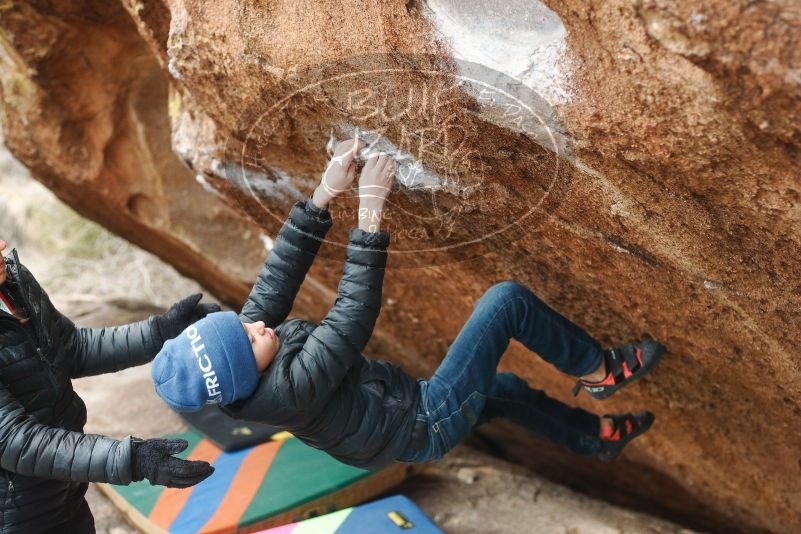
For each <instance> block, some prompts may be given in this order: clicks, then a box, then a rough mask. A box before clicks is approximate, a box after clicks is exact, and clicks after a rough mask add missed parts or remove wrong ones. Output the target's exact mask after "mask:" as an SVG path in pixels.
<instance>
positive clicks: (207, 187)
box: [195, 173, 222, 197]
mask: <svg viewBox="0 0 801 534" xmlns="http://www.w3.org/2000/svg"><path fill="white" fill-rule="evenodd" d="M195 181H196V182H197V183H199V184H200V185H202V186H203V189H205V190H206V191H207V192H209V193H212V194H214V195H216V196H218V197H222V194H221V193H220V192H219V191H217V190H216V189H214V186H212V185H211V184H210V183H209V182H208V181H207V180H206V177H205V176H203V175H202V174H199V173H198V174H196V175H195Z"/></svg>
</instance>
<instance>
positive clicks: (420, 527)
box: [259, 495, 442, 534]
mask: <svg viewBox="0 0 801 534" xmlns="http://www.w3.org/2000/svg"><path fill="white" fill-rule="evenodd" d="M406 532H408V533H409V534H441V533H442V531H441V530H440V529H439V528H437V526H436V525H435V524H434V523H433V521H431V520H430V519H429V518H428V516H426V515H425V514H424V513H423V511H422V510H420V508H418V507H417V505H416V504H414V503H413V502H412V501H410V500H409V499H408V498H406V497H404V496H403V495H395V496H393V497H387V498H386V499H380V500H378V501H374V502H371V503H368V504H363V505H361V506H355V507H353V508H347V509H345V510H340V511H338V512H334V513H331V514H328V515H324V516H321V517H315V518H313V519H307V520H306V521H301V522H298V523H290V524H288V525H283V526H280V527H277V528H271V529H268V530H262V531H261V532H260V533H259V534H346V533H348V534H401V533H406Z"/></svg>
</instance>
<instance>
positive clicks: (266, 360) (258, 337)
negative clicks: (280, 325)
mask: <svg viewBox="0 0 801 534" xmlns="http://www.w3.org/2000/svg"><path fill="white" fill-rule="evenodd" d="M242 326H243V327H244V328H245V333H246V334H247V335H248V339H250V346H251V348H252V349H253V357H254V358H256V368H257V369H258V370H259V372H262V371H264V370H265V369H267V367H268V366H269V365H270V364H271V363H273V359H274V358H275V355H276V354H277V353H278V349H279V348H280V346H281V341H280V340H279V339H278V335H277V334H276V333H275V330H273V329H272V328H267V326H266V325H265V324H264V321H258V322H255V323H242Z"/></svg>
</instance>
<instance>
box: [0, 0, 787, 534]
mask: <svg viewBox="0 0 801 534" xmlns="http://www.w3.org/2000/svg"><path fill="white" fill-rule="evenodd" d="M478 4H479V3H477V2H476V3H473V2H464V1H457V0H429V1H427V2H421V1H414V0H412V1H409V2H399V1H398V2H391V1H389V0H381V1H378V2H372V3H364V2H356V1H351V0H343V1H340V2H329V1H328V0H324V1H318V2H308V1H299V2H275V1H271V2H243V1H241V0H238V1H236V0H221V1H216V2H201V1H197V0H164V1H159V0H140V1H134V0H123V1H122V5H118V4H117V3H116V2H108V1H99V0H97V1H92V0H82V1H80V2H74V1H73V2H67V1H63V0H52V1H34V2H28V3H17V2H12V3H10V4H9V5H8V6H5V7H4V8H3V10H2V11H0V29H1V31H2V33H0V38H1V42H2V61H3V64H2V68H0V81H1V82H2V96H3V104H4V116H3V129H4V132H5V136H6V143H7V144H8V146H9V147H10V148H11V149H12V150H13V151H14V153H15V154H16V155H17V157H18V158H19V159H20V160H22V161H23V163H25V164H26V165H27V166H28V167H29V168H30V169H31V170H32V171H33V173H34V175H35V176H36V177H37V178H38V179H40V180H41V181H42V182H44V183H45V184H46V185H48V186H49V187H50V188H52V189H53V190H54V191H55V192H56V193H57V194H58V195H59V196H61V197H62V198H63V199H65V200H66V201H67V202H69V203H70V204H71V205H73V206H74V207H76V209H78V210H79V211H81V212H82V213H84V214H86V215H87V216H89V217H91V218H93V219H95V220H98V221H100V222H101V223H103V224H105V225H106V226H108V227H109V228H111V229H113V230H114V231H116V232H118V233H120V234H122V235H123V236H125V237H127V238H128V239H131V240H132V241H134V242H136V243H138V244H140V245H142V246H144V247H146V248H148V249H150V250H152V251H154V252H156V253H157V254H159V255H160V256H162V257H163V258H165V259H166V260H168V261H170V262H171V263H173V264H174V265H176V267H178V268H179V269H180V270H182V271H183V272H185V273H187V274H190V275H192V276H194V277H195V278H197V279H198V280H200V281H201V282H202V283H203V284H204V285H206V286H207V287H209V288H210V289H211V290H213V291H214V292H215V293H216V294H217V296H218V297H219V298H221V299H223V300H225V301H226V302H228V303H231V304H236V303H238V302H240V301H241V299H242V298H243V296H244V294H245V291H246V289H247V282H248V281H249V280H250V279H252V278H253V275H254V274H255V269H256V268H257V267H258V264H259V262H260V261H261V259H262V258H263V257H264V247H263V244H262V240H261V239H260V238H261V236H262V235H265V236H270V235H274V233H275V232H276V231H277V229H278V228H279V226H280V223H281V219H282V217H283V215H284V214H285V213H286V211H287V208H288V207H289V206H290V205H291V203H292V202H293V201H294V200H295V199H296V198H302V197H303V196H304V195H307V194H308V193H309V192H310V191H311V190H312V189H313V187H314V186H315V184H316V181H317V180H318V179H319V175H320V172H321V171H322V169H323V166H324V165H325V162H326V159H327V153H326V149H325V147H326V145H329V146H330V144H331V143H332V142H333V141H335V140H338V139H343V138H345V137H347V136H348V135H351V134H353V133H354V132H355V131H357V129H358V131H359V132H360V133H361V134H362V135H363V136H365V137H366V138H368V139H374V138H376V137H377V136H378V134H381V135H382V136H383V138H384V139H385V141H384V144H383V145H382V146H383V148H384V149H386V150H389V151H392V152H393V154H395V155H396V157H398V159H399V161H400V162H401V168H400V171H399V175H398V184H399V185H398V191H397V192H396V193H395V194H394V196H393V206H392V210H391V212H390V216H391V218H390V220H389V221H388V225H389V227H390V230H391V231H392V233H393V251H394V252H393V255H392V256H391V260H390V261H391V263H390V269H389V271H388V274H387V283H386V306H385V308H384V311H383V312H382V317H381V320H380V321H379V327H378V334H377V335H376V338H375V339H374V342H373V344H372V345H371V347H370V351H371V353H372V354H375V355H380V356H381V357H386V358H390V359H393V360H395V361H397V362H399V363H401V364H402V365H403V366H404V367H405V368H406V369H407V370H408V371H409V372H411V373H413V374H417V375H419V376H427V375H428V373H430V372H431V370H432V369H434V368H435V366H436V365H437V363H438V361H439V359H440V358H441V357H442V354H444V352H445V350H446V349H447V346H448V343H449V341H450V340H451V339H452V338H453V336H454V335H455V334H456V332H457V331H458V329H459V327H460V325H461V324H462V322H463V321H464V320H465V318H466V317H467V315H468V314H469V311H470V306H471V304H472V303H473V302H474V300H475V299H476V298H477V297H478V296H479V295H480V294H481V292H482V291H483V290H484V289H486V288H487V287H488V286H489V285H490V284H492V283H493V282H496V281H500V280H504V279H508V278H514V279H517V280H520V281H521V282H523V283H525V284H527V285H529V286H530V287H532V288H533V289H534V290H535V291H536V292H537V293H538V294H539V295H540V296H541V297H542V298H543V299H544V300H545V301H546V302H548V303H549V304H551V305H552V306H554V307H555V308H556V309H558V310H559V311H561V312H562V313H563V314H565V315H566V316H568V317H570V318H571V319H573V320H574V321H576V322H577V323H578V324H580V325H582V326H585V327H586V328H587V329H588V330H589V331H590V332H591V333H592V334H593V335H595V336H597V337H598V338H599V339H600V340H602V341H603V342H604V343H605V344H611V343H616V342H622V341H626V340H629V339H632V338H638V337H641V336H642V335H645V334H650V335H652V336H654V337H656V338H658V339H660V340H662V341H663V342H665V344H666V345H667V346H668V348H669V350H670V354H669V357H668V358H667V359H666V360H665V362H664V363H663V364H662V366H661V368H660V369H659V370H658V371H657V372H656V373H655V374H654V375H653V376H652V377H650V378H648V379H646V380H644V381H643V382H642V383H640V384H638V385H637V386H636V387H633V388H631V389H629V390H627V391H626V393H625V394H621V395H617V396H615V397H614V398H613V399H612V400H610V401H607V402H605V403H603V405H601V403H597V402H594V401H591V400H588V399H587V398H586V397H584V396H582V397H581V398H580V399H579V400H578V401H573V400H572V399H570V398H569V388H570V385H571V381H570V379H569V378H567V377H565V376H563V375H560V374H559V373H557V372H555V371H554V370H553V369H551V368H549V367H548V366H547V365H545V364H543V363H542V362H540V361H538V360H537V358H535V357H532V356H531V355H529V354H526V353H525V352H524V351H523V350H520V348H519V347H516V346H515V347H513V348H512V350H511V351H510V353H509V355H508V357H507V358H506V360H505V361H504V362H503V367H505V368H508V369H512V370H514V371H516V372H518V373H520V374H521V375H523V376H525V377H526V378H527V379H528V380H529V382H530V383H531V384H532V385H533V386H535V387H540V388H542V389H545V390H546V391H547V392H548V393H549V394H551V395H553V396H555V397H558V398H561V399H563V400H566V401H568V402H579V403H580V404H581V405H583V406H585V407H588V408H590V409H593V410H595V411H597V412H599V413H603V412H612V411H622V410H633V409H640V408H642V407H648V408H650V409H651V410H653V411H654V412H655V413H656V414H657V418H658V420H657V424H656V426H655V427H654V429H653V431H652V432H650V433H649V434H648V435H647V436H646V437H644V438H643V439H642V440H640V441H638V442H637V443H636V445H633V446H632V447H631V450H630V451H628V452H627V454H626V456H625V458H624V459H623V460H621V461H620V462H618V463H617V464H615V465H613V466H609V467H606V466H598V464H597V463H596V462H594V461H585V460H582V459H576V458H574V457H572V456H569V455H567V454H565V453H562V452H561V451H556V450H554V449H553V448H552V447H549V446H547V445H546V444H543V443H541V442H539V441H536V440H533V439H532V438H530V437H528V436H525V435H523V434H522V433H521V432H519V431H517V430H515V429H512V428H511V427H508V426H504V425H499V426H497V427H493V428H491V429H488V430H486V431H485V432H484V434H485V436H487V438H488V439H490V440H492V441H494V442H495V444H496V445H498V446H499V447H500V449H501V450H503V451H506V452H507V453H509V454H511V455H512V456H514V457H516V458H517V459H518V460H522V461H524V462H525V463H527V464H529V465H531V466H533V467H535V468H537V469H539V470H541V471H543V472H546V473H548V474H549V475H551V476H553V477H555V478H558V479H560V480H563V481H567V482H569V483H571V484H574V485H576V486H579V487H582V488H584V489H586V490H588V491H594V492H596V493H600V494H602V495H604V496H605V497H606V498H609V499H610V500H615V501H618V502H625V503H629V504H635V505H639V506H641V507H645V508H648V509H651V510H654V511H657V512H660V513H665V514H669V515H670V516H671V517H672V518H674V519H683V520H684V521H686V522H687V523H689V524H693V525H697V526H701V527H705V528H709V529H717V530H728V531H731V530H734V529H739V530H754V529H767V530H772V531H776V532H790V531H794V530H799V529H801V520H799V517H801V476H799V475H801V452H799V451H801V433H799V432H798V430H797V427H798V426H799V424H801V368H800V367H799V363H798V358H797V357H796V355H795V353H796V347H797V346H798V344H799V341H801V334H799V329H798V326H799V319H801V312H800V311H799V304H801V285H799V282H798V273H799V272H800V271H801V255H799V252H798V251H799V241H800V240H801V233H800V231H799V222H800V220H801V190H800V189H799V188H800V187H801V186H799V163H800V162H801V161H800V160H801V130H800V129H799V128H800V127H799V124H801V47H799V46H798V42H799V38H800V37H801V10H799V8H798V7H797V4H794V3H791V2H770V3H764V2H763V3H752V2H723V1H714V2H708V3H706V4H704V5H703V6H701V7H699V6H698V5H697V4H698V3H696V2H690V1H680V2H668V1H661V0H628V1H627V0H612V1H606V2H602V1H595V0H593V1H590V2H587V1H581V2H580V1H576V0H567V1H565V2H553V1H548V2H547V4H548V7H546V6H545V5H543V4H537V3H535V2H530V1H523V0H514V1H507V2H489V3H486V5H483V6H481V7H478ZM123 7H124V8H125V9H124V10H123ZM126 11H127V13H126ZM171 148H172V150H170V149H171ZM176 155H177V157H176ZM181 160H183V162H184V163H186V164H187V165H188V166H189V168H191V169H192V170H191V171H188V170H187V168H186V167H184V166H183V165H182V164H181ZM354 207H355V205H354V201H353V199H347V198H346V199H342V201H341V202H339V203H338V204H337V205H336V206H335V210H334V214H335V219H336V220H337V225H336V228H335V231H334V232H332V237H331V239H330V243H329V244H328V245H327V246H326V247H324V250H323V253H322V259H321V261H319V262H318V265H317V266H316V267H315V269H314V270H313V273H312V275H311V276H310V280H309V282H311V283H307V284H306V285H307V286H308V287H307V290H306V291H305V292H304V294H303V296H302V299H301V302H300V304H299V305H298V306H297V308H298V309H297V310H296V311H297V313H299V314H302V315H306V316H309V317H313V318H319V317H320V315H321V314H322V313H323V312H324V311H325V309H326V307H327V306H328V305H329V304H330V302H331V299H332V295H333V293H332V291H333V289H334V288H335V284H336V282H337V279H338V273H339V270H340V264H339V259H340V258H341V256H342V252H343V249H342V244H343V243H344V238H345V232H346V230H347V228H348V227H349V226H350V225H352V224H353V221H354V220H355V211H354ZM264 241H265V243H266V244H267V245H268V246H269V238H267V239H265V240H264ZM643 499H644V500H643Z"/></svg>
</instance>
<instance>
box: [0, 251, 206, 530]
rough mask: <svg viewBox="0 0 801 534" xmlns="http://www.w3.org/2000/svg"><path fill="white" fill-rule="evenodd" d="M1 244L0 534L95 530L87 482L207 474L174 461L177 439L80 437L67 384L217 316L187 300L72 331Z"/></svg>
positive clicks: (192, 480) (135, 357)
mask: <svg viewBox="0 0 801 534" xmlns="http://www.w3.org/2000/svg"><path fill="white" fill-rule="evenodd" d="M6 246H7V245H6V243H5V242H4V241H0V503H2V504H0V531H2V532H26V533H27V532H70V533H73V532H74V533H78V534H82V533H91V532H95V528H94V518H93V517H92V512H91V511H90V510H89V505H88V504H87V502H86V499H85V498H84V495H85V493H86V490H87V488H88V484H87V483H88V482H106V483H109V484H129V483H130V482H131V481H135V480H137V481H138V480H143V479H148V480H149V481H150V483H151V484H158V485H163V486H170V487H178V488H181V487H187V486H192V485H194V484H197V483H198V482H200V481H201V480H203V479H204V478H206V477H207V476H209V475H210V474H211V473H212V472H213V468H212V467H211V466H210V465H209V464H208V463H206V462H188V461H185V460H181V459H179V458H176V457H174V456H173V455H174V454H177V453H179V452H181V451H182V450H184V449H185V448H186V447H187V445H188V444H187V443H186V442H185V441H182V440H163V439H148V440H141V439H138V438H131V437H128V438H125V439H123V440H117V439H113V438H110V437H106V436H97V435H91V434H84V433H83V426H84V423H86V406H85V405H84V403H83V401H82V400H81V398H80V397H79V396H78V395H77V394H76V393H75V391H73V389H72V383H71V382H70V380H71V379H73V378H78V377H82V376H89V375H98V374H102V373H111V372H115V371H119V370H121V369H125V368H126V367H131V366H134V365H141V364H143V363H146V362H149V361H150V360H152V359H153V357H154V356H155V355H156V353H157V352H158V351H159V349H160V348H161V346H162V344H163V343H164V340H166V339H170V338H172V337H175V336H176V335H178V334H179V333H180V332H181V331H182V330H183V329H184V328H185V327H187V326H188V325H190V324H192V323H193V322H195V321H197V320H198V319H201V318H203V317H204V316H206V315H207V314H208V313H210V312H214V311H217V310H219V307H218V306H216V305H212V304H200V299H201V295H193V296H191V297H188V298H186V299H184V300H182V301H180V302H178V303H177V304H175V305H174V306H173V307H172V308H170V309H169V310H168V311H167V313H165V314H164V315H161V316H154V317H151V318H150V319H148V320H146V321H142V322H140V323H136V324H132V325H128V326H121V327H117V328H103V329H89V328H76V327H75V325H74V324H73V323H72V321H70V320H69V319H67V318H66V317H64V316H63V315H61V313H59V312H58V311H57V310H56V309H55V307H53V304H52V303H51V302H50V299H49V298H48V296H47V294H46V293H45V291H44V290H43V289H42V287H41V286H40V285H39V284H38V282H37V281H36V279H35V278H34V277H33V275H32V274H31V273H30V271H28V269H26V268H25V267H24V266H23V265H22V264H21V263H20V261H19V256H18V255H17V252H16V250H12V251H11V254H10V256H9V257H7V258H6V257H4V256H3V255H2V252H3V250H5V248H6Z"/></svg>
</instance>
